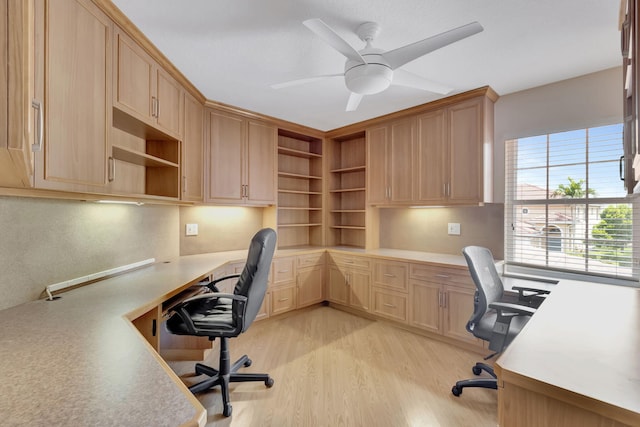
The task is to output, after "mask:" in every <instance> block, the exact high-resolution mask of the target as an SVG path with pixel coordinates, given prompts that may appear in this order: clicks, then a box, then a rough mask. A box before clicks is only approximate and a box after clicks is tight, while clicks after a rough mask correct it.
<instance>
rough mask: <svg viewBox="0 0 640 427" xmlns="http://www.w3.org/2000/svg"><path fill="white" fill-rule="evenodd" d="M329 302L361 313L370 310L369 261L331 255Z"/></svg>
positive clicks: (360, 258) (356, 257) (362, 258)
mask: <svg viewBox="0 0 640 427" xmlns="http://www.w3.org/2000/svg"><path fill="white" fill-rule="evenodd" d="M327 298H328V300H329V301H331V302H334V303H336V304H342V305H345V306H348V307H351V308H355V309H358V310H362V311H370V310H371V261H370V260H369V259H368V258H364V257H359V256H345V255H336V254H332V255H331V261H330V264H329V286H328V295H327Z"/></svg>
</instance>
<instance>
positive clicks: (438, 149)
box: [416, 109, 449, 204]
mask: <svg viewBox="0 0 640 427" xmlns="http://www.w3.org/2000/svg"><path fill="white" fill-rule="evenodd" d="M417 127H418V132H417V134H418V136H417V148H416V151H417V155H416V158H417V162H418V165H417V167H416V175H417V176H416V187H417V191H416V193H417V194H416V197H417V201H419V202H421V203H427V204H429V203H441V202H443V201H444V200H445V199H446V194H447V184H448V179H447V177H448V175H449V167H448V159H449V156H448V146H447V145H448V144H447V114H446V111H445V110H444V109H441V110H436V111H431V112H429V113H426V114H422V115H420V116H418V119H417Z"/></svg>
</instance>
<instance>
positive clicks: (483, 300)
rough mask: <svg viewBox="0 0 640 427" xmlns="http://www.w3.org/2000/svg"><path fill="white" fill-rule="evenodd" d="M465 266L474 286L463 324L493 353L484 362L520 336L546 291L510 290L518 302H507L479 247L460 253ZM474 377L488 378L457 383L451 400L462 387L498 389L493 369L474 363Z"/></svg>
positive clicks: (490, 260) (484, 251)
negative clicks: (484, 374)
mask: <svg viewBox="0 0 640 427" xmlns="http://www.w3.org/2000/svg"><path fill="white" fill-rule="evenodd" d="M462 253H463V255H464V257H465V258H466V260H467V265H468V266H469V272H470V273H471V277H472V278H473V281H474V283H475V285H476V293H475V297H474V310H473V314H472V315H471V318H470V319H469V321H468V322H467V330H468V331H469V332H471V333H472V334H473V335H474V336H476V337H477V338H480V339H482V340H485V341H488V342H489V349H490V350H492V351H493V352H494V353H493V354H491V355H490V356H488V357H486V358H485V360H488V359H490V358H491V357H493V356H495V355H497V354H499V353H500V352H502V350H504V349H505V348H506V347H507V346H508V345H509V343H510V342H511V341H512V340H513V339H514V338H515V336H516V335H517V334H518V332H520V330H521V329H522V328H523V327H524V325H525V324H526V323H527V322H528V321H529V318H530V317H531V316H532V315H533V313H535V311H536V308H537V306H539V305H540V301H541V296H542V295H544V294H548V293H549V291H547V290H544V289H537V288H531V287H514V290H517V291H518V298H517V299H516V298H512V299H511V302H508V301H509V299H508V298H506V296H505V294H504V287H503V285H502V280H500V276H499V275H498V271H497V270H496V266H495V261H494V259H493V255H492V254H491V251H490V250H489V249H487V248H483V247H479V246H467V247H466V248H464V249H463V250H462ZM471 370H472V371H473V373H474V375H480V374H481V373H482V371H485V372H487V373H488V374H489V375H491V378H473V379H468V380H461V381H458V382H457V383H456V385H454V386H453V388H452V389H451V393H453V395H454V396H460V395H461V394H462V389H463V388H465V387H483V388H492V389H497V388H498V381H497V377H496V374H495V372H494V371H493V367H491V366H490V365H488V364H486V363H481V362H478V363H476V364H475V365H474V366H473V368H472V369H471Z"/></svg>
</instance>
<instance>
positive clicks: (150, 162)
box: [111, 145, 180, 168]
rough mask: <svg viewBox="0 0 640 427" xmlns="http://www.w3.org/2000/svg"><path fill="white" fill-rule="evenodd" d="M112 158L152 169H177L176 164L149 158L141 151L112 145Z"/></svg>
mask: <svg viewBox="0 0 640 427" xmlns="http://www.w3.org/2000/svg"><path fill="white" fill-rule="evenodd" d="M111 148H112V153H113V158H114V159H117V160H122V161H123V162H127V163H132V164H134V165H138V166H145V167H154V168H179V167H180V165H178V164H177V163H173V162H170V161H168V160H164V159H161V158H159V157H155V156H150V155H149V154H147V153H143V152H141V151H136V150H131V149H129V148H126V147H121V146H119V145H112V146H111Z"/></svg>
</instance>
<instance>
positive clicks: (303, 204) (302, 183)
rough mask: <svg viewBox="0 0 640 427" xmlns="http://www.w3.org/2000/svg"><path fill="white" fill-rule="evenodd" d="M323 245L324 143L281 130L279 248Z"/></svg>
mask: <svg viewBox="0 0 640 427" xmlns="http://www.w3.org/2000/svg"><path fill="white" fill-rule="evenodd" d="M322 245H323V239H322V140H321V139H319V138H314V137H310V136H305V135H300V134H297V133H293V132H289V131H286V130H282V129H280V130H279V131H278V247H280V248H285V247H294V246H322Z"/></svg>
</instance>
